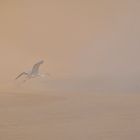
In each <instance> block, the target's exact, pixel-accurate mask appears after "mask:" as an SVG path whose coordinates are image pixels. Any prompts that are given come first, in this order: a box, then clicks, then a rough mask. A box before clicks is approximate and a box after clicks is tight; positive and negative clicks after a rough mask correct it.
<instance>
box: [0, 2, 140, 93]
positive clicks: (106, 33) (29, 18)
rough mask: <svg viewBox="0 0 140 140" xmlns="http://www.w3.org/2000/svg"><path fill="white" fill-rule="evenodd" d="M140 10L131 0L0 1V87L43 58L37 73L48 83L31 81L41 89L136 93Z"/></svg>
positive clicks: (139, 70) (139, 67)
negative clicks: (42, 74) (47, 77)
mask: <svg viewBox="0 0 140 140" xmlns="http://www.w3.org/2000/svg"><path fill="white" fill-rule="evenodd" d="M139 7H140V2H139V1H136V0H134V1H130V0H117V1H115V0H105V1H103V0H94V1H91V0H82V1H81V0H71V1H64V0H59V1H58V0H46V1H45V0H25V1H18V0H13V1H10V0H5V1H1V2H0V19H1V23H0V31H1V32H0V64H1V70H0V71H1V72H0V77H1V78H0V82H1V88H3V87H5V88H6V89H8V87H7V83H8V84H9V83H12V82H13V79H14V78H15V77H16V76H17V74H19V73H20V72H22V71H24V70H27V69H28V68H30V67H32V64H34V63H35V62H36V61H38V60H41V59H44V60H45V63H44V65H43V66H42V69H41V70H42V72H49V73H51V75H52V79H50V81H49V79H46V80H43V82H42V81H40V80H38V82H37V80H36V82H35V85H36V86H37V84H39V85H38V88H40V89H46V88H48V87H49V88H51V89H54V88H56V89H58V88H59V89H68V90H69V89H82V90H83V89H86V90H99V89H100V90H104V89H111V90H112V89H115V90H118V89H119V90H120V89H121V90H122V89H125V90H127V91H131V90H134V91H136V92H139V90H140V88H139V82H140V74H139V72H140V62H139V59H140V55H139V52H140V47H139V45H140V40H139V36H140V28H139V25H140V17H139V13H140V9H139ZM40 82H41V83H42V85H40ZM30 84H31V82H30ZM33 85H34V84H33ZM33 85H32V88H33V87H34V86H33ZM53 85H54V86H53Z"/></svg>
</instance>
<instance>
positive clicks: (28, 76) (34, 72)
mask: <svg viewBox="0 0 140 140" xmlns="http://www.w3.org/2000/svg"><path fill="white" fill-rule="evenodd" d="M43 63H44V61H43V60H41V61H39V62H37V63H36V64H34V65H33V68H32V70H30V71H28V72H22V73H21V74H20V75H18V76H17V77H16V79H18V78H20V77H21V76H23V75H25V76H26V79H27V80H28V79H31V78H36V77H42V76H44V75H41V74H40V73H39V67H40V65H41V64H43Z"/></svg>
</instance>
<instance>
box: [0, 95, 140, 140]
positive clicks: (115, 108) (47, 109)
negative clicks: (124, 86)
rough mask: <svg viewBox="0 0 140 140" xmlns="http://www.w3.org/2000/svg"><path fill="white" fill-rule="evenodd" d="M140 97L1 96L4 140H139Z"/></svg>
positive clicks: (0, 124)
mask: <svg viewBox="0 0 140 140" xmlns="http://www.w3.org/2000/svg"><path fill="white" fill-rule="evenodd" d="M139 97H140V95H138V94H113V93H112V94H94V93H47V92H46V93H43V92H42V93H41V92H40V93H39V92H38V93H32V92H30V93H0V139H2V140H47V139H49V140H56V139H57V140H94V139H95V140H124V139H127V140H132V139H133V140H139V139H140V134H139V132H140V130H139V127H140V109H139V106H140V102H139Z"/></svg>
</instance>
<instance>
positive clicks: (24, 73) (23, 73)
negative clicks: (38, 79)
mask: <svg viewBox="0 0 140 140" xmlns="http://www.w3.org/2000/svg"><path fill="white" fill-rule="evenodd" d="M22 75H28V74H27V73H26V72H22V73H21V74H20V75H18V76H17V77H16V78H15V80H17V79H18V78H19V77H21V76H22Z"/></svg>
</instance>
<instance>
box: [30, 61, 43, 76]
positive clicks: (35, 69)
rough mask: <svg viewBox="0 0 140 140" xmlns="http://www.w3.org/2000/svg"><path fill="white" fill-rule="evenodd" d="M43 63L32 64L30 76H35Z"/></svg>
mask: <svg viewBox="0 0 140 140" xmlns="http://www.w3.org/2000/svg"><path fill="white" fill-rule="evenodd" d="M43 63H44V61H43V60H42V61H39V62H38V63H36V64H34V66H33V68H32V74H37V73H38V71H39V67H40V65H41V64H43Z"/></svg>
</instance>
